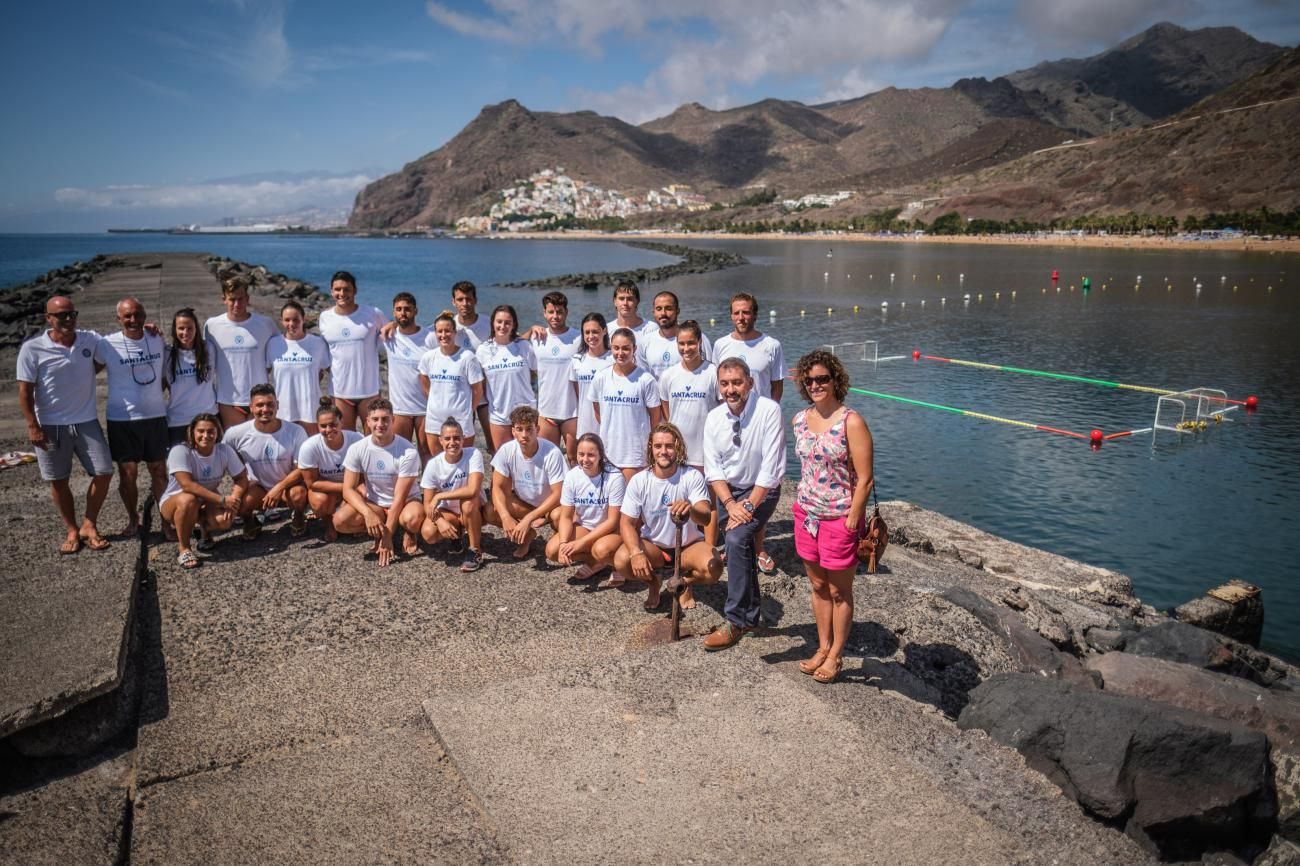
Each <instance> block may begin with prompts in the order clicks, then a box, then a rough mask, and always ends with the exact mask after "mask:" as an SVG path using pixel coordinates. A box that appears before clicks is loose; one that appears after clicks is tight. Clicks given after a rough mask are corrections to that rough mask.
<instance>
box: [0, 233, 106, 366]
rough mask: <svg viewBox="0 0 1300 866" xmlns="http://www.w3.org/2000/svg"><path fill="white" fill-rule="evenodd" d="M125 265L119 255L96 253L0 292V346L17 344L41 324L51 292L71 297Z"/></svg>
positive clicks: (34, 331) (6, 346) (43, 324)
mask: <svg viewBox="0 0 1300 866" xmlns="http://www.w3.org/2000/svg"><path fill="white" fill-rule="evenodd" d="M125 266H126V260H125V259H124V258H122V257H121V256H113V255H98V256H95V257H94V258H93V259H91V260H90V261H88V262H73V263H72V264H70V265H65V266H64V267H61V268H55V269H54V270H52V271H47V272H46V273H43V274H41V275H40V276H39V277H37V278H36V279H34V280H32V281H31V282H30V283H23V284H22V285H19V286H14V287H13V288H11V289H7V290H5V292H4V293H3V294H0V348H9V347H12V346H18V345H21V344H22V342H23V340H26V339H27V338H28V337H30V336H32V335H34V334H38V333H40V332H41V329H42V328H44V327H45V302H46V301H48V300H49V299H50V298H52V297H54V296H55V295H68V296H70V297H73V298H75V297H76V296H77V294H78V293H80V292H84V291H85V290H86V287H87V286H89V285H90V284H91V283H92V282H93V281H94V279H95V277H97V276H99V275H100V274H102V273H104V272H105V271H107V270H110V269H112V268H121V267H125Z"/></svg>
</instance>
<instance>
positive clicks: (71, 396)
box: [17, 296, 113, 553]
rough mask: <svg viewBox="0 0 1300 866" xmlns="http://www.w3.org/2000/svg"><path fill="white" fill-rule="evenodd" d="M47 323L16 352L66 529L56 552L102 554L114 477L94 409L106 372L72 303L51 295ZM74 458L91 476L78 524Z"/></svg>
mask: <svg viewBox="0 0 1300 866" xmlns="http://www.w3.org/2000/svg"><path fill="white" fill-rule="evenodd" d="M45 323H46V324H47V325H48V326H49V327H48V329H47V330H46V331H44V332H42V333H40V334H38V335H37V336H35V337H32V338H31V339H30V340H27V341H26V342H25V343H23V345H22V348H21V349H19V350H18V375H17V379H18V406H19V408H20V409H21V410H22V413H23V418H24V419H25V420H26V421H27V438H28V439H30V440H31V443H32V447H33V448H35V449H36V463H37V465H38V466H39V467H40V470H41V478H42V479H43V480H45V481H48V482H49V484H50V495H51V497H52V498H53V499H54V507H55V508H57V509H58V511H59V517H60V518H62V519H63V525H64V527H65V528H66V529H67V531H68V535H67V538H65V539H64V540H63V544H62V545H60V546H59V552H60V553H76V552H77V551H78V550H80V549H81V544H82V542H83V541H84V542H85V543H86V546H87V547H89V548H90V549H91V550H103V549H104V548H106V547H109V546H110V545H109V543H108V540H107V539H106V538H104V537H103V536H102V535H100V534H99V528H98V527H97V526H96V523H97V521H98V520H99V510H100V508H102V507H103V505H104V497H105V496H107V495H108V487H109V484H110V482H111V481H112V480H113V460H112V458H111V457H110V456H109V452H108V442H107V441H105V439H104V430H103V428H101V427H100V426H99V415H98V413H97V410H96V408H95V374H96V373H97V372H98V371H99V369H100V367H101V365H100V364H97V363H96V362H95V347H96V346H97V345H98V344H99V339H100V337H99V335H98V334H96V333H95V332H94V331H79V330H77V308H76V306H75V305H74V304H73V303H72V299H71V298H65V297H63V296H56V297H53V298H50V299H49V301H47V302H46V304H45ZM73 454H76V455H77V459H78V460H79V461H81V465H82V468H84V469H85V470H86V473H87V474H89V475H90V476H91V479H90V489H89V490H88V491H87V492H86V511H85V516H84V517H83V518H82V520H81V522H80V523H78V522H77V506H76V503H75V502H74V501H73V499H72V489H71V488H70V487H69V485H68V476H69V475H71V474H72V455H73Z"/></svg>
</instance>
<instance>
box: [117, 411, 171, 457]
mask: <svg viewBox="0 0 1300 866" xmlns="http://www.w3.org/2000/svg"><path fill="white" fill-rule="evenodd" d="M167 438H168V437H167V418H166V416H164V417H162V418H145V419H143V420H140V421H109V422H108V451H109V453H110V454H112V455H113V462H114V463H161V462H162V461H164V460H166V459H167V450H168V449H167Z"/></svg>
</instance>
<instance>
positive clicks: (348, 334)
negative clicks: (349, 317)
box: [343, 328, 352, 337]
mask: <svg viewBox="0 0 1300 866" xmlns="http://www.w3.org/2000/svg"><path fill="white" fill-rule="evenodd" d="M343 336H345V337H351V336H352V329H351V328H344V329H343Z"/></svg>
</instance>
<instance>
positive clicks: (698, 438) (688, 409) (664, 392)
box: [659, 361, 718, 466]
mask: <svg viewBox="0 0 1300 866" xmlns="http://www.w3.org/2000/svg"><path fill="white" fill-rule="evenodd" d="M659 396H660V397H662V398H663V401H664V402H665V403H667V404H668V420H669V421H672V422H673V423H674V424H676V425H677V429H678V430H680V431H682V438H683V439H684V440H686V462H687V463H689V464H690V465H692V466H703V465H704V419H706V418H708V417H709V412H710V411H711V410H712V409H714V408H715V407H716V406H717V405H718V368H717V367H715V366H713V365H712V364H710V363H709V362H708V361H705V362H703V363H702V364H700V366H698V367H696V368H695V372H691V371H690V370H688V369H686V368H685V367H683V366H682V365H681V363H680V362H679V363H678V364H677V366H676V367H669V368H668V369H667V370H665V371H664V372H663V375H662V376H660V377H659Z"/></svg>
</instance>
